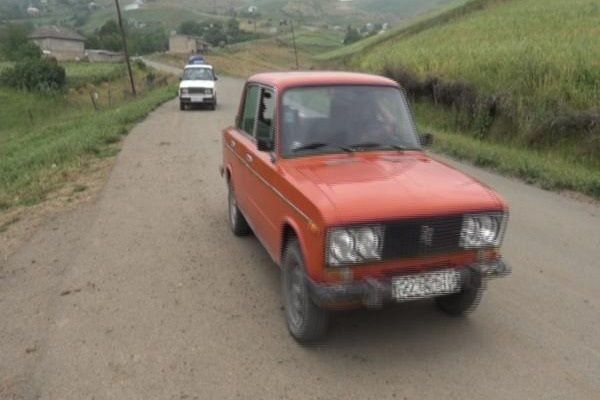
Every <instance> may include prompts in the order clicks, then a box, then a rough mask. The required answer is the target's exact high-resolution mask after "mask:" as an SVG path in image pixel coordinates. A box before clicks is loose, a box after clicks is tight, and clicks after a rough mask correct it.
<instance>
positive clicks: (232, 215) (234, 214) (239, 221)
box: [227, 182, 250, 236]
mask: <svg viewBox="0 0 600 400" xmlns="http://www.w3.org/2000/svg"><path fill="white" fill-rule="evenodd" d="M227 203H228V211H229V212H228V214H229V227H230V228H231V231H232V232H233V234H234V235H236V236H245V235H248V234H249V233H250V227H249V226H248V222H246V218H244V215H243V214H242V213H241V212H240V209H239V207H238V205H237V200H236V198H235V191H234V190H233V184H232V183H231V182H230V183H229V194H228V196H227Z"/></svg>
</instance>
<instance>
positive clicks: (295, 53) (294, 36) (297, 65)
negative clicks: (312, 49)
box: [290, 19, 300, 70]
mask: <svg viewBox="0 0 600 400" xmlns="http://www.w3.org/2000/svg"><path fill="white" fill-rule="evenodd" d="M290 28H291V29H292V43H293V44H294V57H295V58H296V69H297V70H298V69H300V64H299V63H298V48H297V47H296V35H295V34H294V20H292V19H290Z"/></svg>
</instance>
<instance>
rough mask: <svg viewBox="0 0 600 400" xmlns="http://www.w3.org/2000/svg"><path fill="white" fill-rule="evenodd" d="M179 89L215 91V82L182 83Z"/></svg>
mask: <svg viewBox="0 0 600 400" xmlns="http://www.w3.org/2000/svg"><path fill="white" fill-rule="evenodd" d="M179 88H180V89H183V88H203V89H214V88H215V81H181V82H180V83H179Z"/></svg>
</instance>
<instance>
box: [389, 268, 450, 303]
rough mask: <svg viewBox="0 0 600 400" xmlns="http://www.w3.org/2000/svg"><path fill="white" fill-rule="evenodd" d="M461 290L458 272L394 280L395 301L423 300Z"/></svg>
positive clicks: (402, 277)
mask: <svg viewBox="0 0 600 400" xmlns="http://www.w3.org/2000/svg"><path fill="white" fill-rule="evenodd" d="M459 290H460V275H459V273H458V272H457V271H456V270H453V269H448V270H442V271H433V272H426V273H423V274H415V275H406V276H397V277H395V278H393V279H392V297H393V298H394V299H395V300H410V299H423V298H427V297H433V296H437V295H442V294H451V293H456V292H458V291H459Z"/></svg>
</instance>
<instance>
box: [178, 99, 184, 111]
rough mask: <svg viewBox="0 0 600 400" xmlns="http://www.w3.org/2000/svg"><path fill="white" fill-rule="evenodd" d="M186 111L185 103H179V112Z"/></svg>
mask: <svg viewBox="0 0 600 400" xmlns="http://www.w3.org/2000/svg"><path fill="white" fill-rule="evenodd" d="M184 110H185V103H184V102H183V101H180V102H179V111H184Z"/></svg>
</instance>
